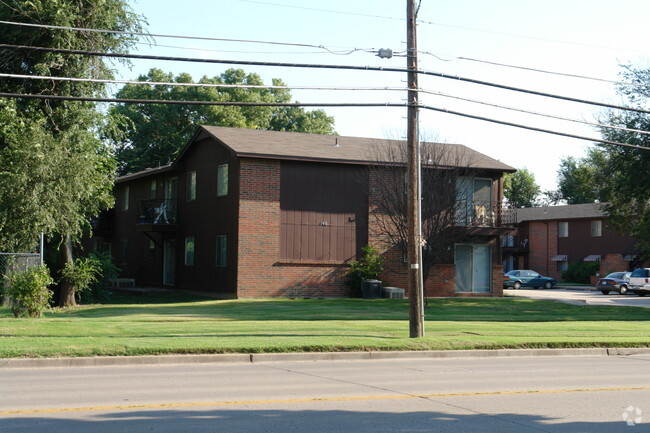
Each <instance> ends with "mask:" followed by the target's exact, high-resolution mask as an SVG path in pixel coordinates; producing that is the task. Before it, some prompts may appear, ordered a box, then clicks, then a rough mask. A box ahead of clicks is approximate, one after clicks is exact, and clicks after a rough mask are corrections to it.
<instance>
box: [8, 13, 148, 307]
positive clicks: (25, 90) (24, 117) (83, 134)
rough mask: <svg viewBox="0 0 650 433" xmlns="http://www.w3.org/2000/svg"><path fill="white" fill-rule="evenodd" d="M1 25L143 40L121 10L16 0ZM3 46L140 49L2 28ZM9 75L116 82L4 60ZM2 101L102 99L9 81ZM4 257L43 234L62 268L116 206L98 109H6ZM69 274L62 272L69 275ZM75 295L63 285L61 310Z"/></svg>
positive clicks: (75, 67)
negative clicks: (92, 226)
mask: <svg viewBox="0 0 650 433" xmlns="http://www.w3.org/2000/svg"><path fill="white" fill-rule="evenodd" d="M0 20H4V21H11V22H25V23H39V24H47V25H54V26H60V27H79V28H100V29H106V30H114V31H117V32H129V31H133V32H140V31H141V30H142V28H141V24H140V22H141V21H140V17H138V16H137V15H135V14H134V13H133V12H132V11H131V9H130V8H129V6H128V4H127V2H126V1H124V0H96V1H92V2H90V1H85V0H84V1H80V0H30V1H27V0H14V1H11V2H7V1H4V2H0ZM1 26H2V34H3V42H5V43H7V44H16V45H31V46H41V47H51V48H66V49H80V50H86V49H90V50H95V51H104V52H123V51H126V50H128V48H129V47H131V46H132V44H133V43H134V41H135V39H134V37H131V36H128V35H126V34H124V33H99V32H82V31H77V30H66V29H63V28H54V29H53V28H32V27H23V26H15V25H8V24H3V25H1ZM0 69H2V70H3V72H6V73H16V74H24V75H46V76H53V77H73V78H112V77H113V73H112V69H111V65H110V64H106V63H104V62H103V61H101V60H100V59H99V58H97V57H92V56H82V55H68V54H59V53H47V52H38V51H23V50H13V49H1V50H0ZM0 91H3V92H13V93H21V94H45V95H66V96H67V95H72V96H103V95H105V86H104V85H102V84H96V83H84V82H72V81H57V80H54V79H53V80H30V79H12V80H2V81H0ZM0 118H1V119H2V121H3V122H2V127H0V248H2V249H4V248H12V249H17V248H22V249H25V248H31V247H33V246H34V244H35V241H36V239H37V237H38V235H39V234H40V232H44V233H45V234H47V235H48V236H50V238H51V239H53V238H55V237H56V238H58V239H60V247H59V251H60V257H61V260H62V265H63V264H65V263H71V262H72V260H73V258H72V241H73V240H74V239H75V238H78V237H79V236H80V234H81V233H82V231H83V228H84V226H85V225H86V224H87V221H88V218H89V217H90V216H92V215H96V214H97V213H98V212H99V211H100V210H102V209H106V208H108V207H109V206H111V205H112V201H113V199H112V196H111V187H112V181H113V177H114V168H115V165H114V160H113V156H112V152H111V149H110V148H108V147H106V145H105V144H104V143H103V142H102V141H101V140H100V139H99V138H98V134H97V131H98V130H99V129H100V128H101V127H102V115H101V113H100V112H99V111H98V110H97V108H96V106H95V104H93V103H90V102H76V101H63V100H53V99H51V100H35V99H27V98H23V99H17V100H0ZM62 267H63V266H62ZM74 304H75V298H74V286H72V285H71V284H69V283H68V282H66V281H65V279H64V280H63V281H62V282H61V298H60V299H59V305H61V306H68V305H74Z"/></svg>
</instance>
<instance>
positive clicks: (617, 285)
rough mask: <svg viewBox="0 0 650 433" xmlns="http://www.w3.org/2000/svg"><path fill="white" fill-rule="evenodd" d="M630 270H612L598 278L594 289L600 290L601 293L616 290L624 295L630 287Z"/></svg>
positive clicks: (605, 293) (604, 293)
mask: <svg viewBox="0 0 650 433" xmlns="http://www.w3.org/2000/svg"><path fill="white" fill-rule="evenodd" d="M631 274H632V272H612V273H611V274H609V275H607V276H606V277H603V278H599V279H598V281H597V282H596V290H600V291H601V292H602V293H603V295H607V294H609V292H618V293H620V294H621V295H625V294H626V293H627V292H628V289H629V287H630V275H631Z"/></svg>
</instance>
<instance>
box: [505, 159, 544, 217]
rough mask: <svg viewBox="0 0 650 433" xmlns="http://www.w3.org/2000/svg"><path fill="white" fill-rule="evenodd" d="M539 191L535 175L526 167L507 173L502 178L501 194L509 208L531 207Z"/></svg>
mask: <svg viewBox="0 0 650 433" xmlns="http://www.w3.org/2000/svg"><path fill="white" fill-rule="evenodd" d="M540 193H541V190H540V187H539V185H537V183H536V182H535V175H534V174H533V173H532V172H530V171H529V170H528V169H527V168H522V169H519V170H517V171H516V172H515V173H508V174H506V175H505V176H504V178H503V194H504V196H505V198H506V200H507V206H508V207H510V208H522V207H533V206H535V204H536V202H537V197H538V196H539V195H540Z"/></svg>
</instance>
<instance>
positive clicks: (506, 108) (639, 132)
mask: <svg viewBox="0 0 650 433" xmlns="http://www.w3.org/2000/svg"><path fill="white" fill-rule="evenodd" d="M419 92H420V93H426V94H428V95H436V96H442V97H443V98H452V99H458V100H460V101H466V102H471V103H474V104H481V105H487V106H489V107H495V108H501V109H503V110H510V111H516V112H519V113H524V114H532V115H534V116H541V117H548V118H551V119H557V120H563V121H566V122H573V123H581V124H583V125H588V126H594V127H598V128H610V129H618V130H620V131H627V132H634V133H637V134H646V135H650V131H643V130H641V129H634V128H626V127H623V126H615V125H606V124H604V123H593V122H587V121H586V120H579V119H571V118H569V117H562V116H556V115H554V114H548V113H540V112H539V111H531V110H525V109H523V108H515V107H508V106H507V105H500V104H493V103H491V102H486V101H480V100H478V99H472V98H464V97H462V96H454V95H449V94H447V93H442V92H436V91H432V90H426V89H420V90H419Z"/></svg>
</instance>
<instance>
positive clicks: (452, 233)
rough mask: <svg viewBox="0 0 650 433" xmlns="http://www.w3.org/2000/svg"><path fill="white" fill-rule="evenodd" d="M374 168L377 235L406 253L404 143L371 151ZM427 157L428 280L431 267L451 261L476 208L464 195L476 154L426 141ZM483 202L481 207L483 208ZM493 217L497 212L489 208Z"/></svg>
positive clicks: (424, 207) (424, 190)
mask: <svg viewBox="0 0 650 433" xmlns="http://www.w3.org/2000/svg"><path fill="white" fill-rule="evenodd" d="M370 158H371V160H373V161H376V164H373V165H371V166H370V178H371V179H376V181H374V182H372V181H371V185H372V186H371V188H372V191H371V195H373V196H374V197H375V199H376V203H377V206H376V208H375V209H374V210H373V212H372V217H373V218H374V220H373V224H372V226H374V227H376V228H375V230H376V231H377V233H376V234H377V235H378V236H379V237H381V238H383V239H384V242H385V243H386V244H387V245H388V246H389V247H392V248H396V249H398V250H399V251H401V252H402V253H403V254H405V253H406V246H407V239H408V237H407V233H408V225H407V203H406V195H407V194H406V192H407V183H406V180H405V179H406V159H407V148H406V143H405V142H392V143H386V144H385V145H381V146H379V147H378V148H377V149H375V150H374V151H373V152H372V155H371V156H370ZM421 158H422V161H423V163H422V175H421V182H422V201H421V212H422V219H421V221H422V243H423V245H422V246H423V248H422V267H423V269H422V274H423V279H424V281H426V280H427V278H428V276H429V273H430V271H431V267H432V266H433V265H434V264H437V263H447V262H448V260H450V254H452V252H453V248H452V246H453V243H454V242H455V241H457V240H458V239H460V237H459V236H460V233H461V231H462V230H463V229H462V228H461V225H463V224H458V223H459V222H464V223H469V222H470V220H471V219H473V217H474V215H473V213H474V209H475V205H477V203H474V202H473V199H472V198H470V199H468V200H465V199H464V198H463V197H461V196H460V195H459V192H458V191H459V189H463V188H462V187H463V185H464V182H465V181H467V180H468V179H471V178H472V177H473V176H475V175H476V169H474V168H472V167H473V165H474V164H473V157H472V155H471V151H470V150H469V149H467V148H465V147H463V146H457V145H451V144H443V143H430V142H422V143H421ZM481 205H482V204H478V206H481ZM484 212H485V214H484V215H485V217H486V218H489V215H490V213H491V212H492V209H491V208H490V209H484Z"/></svg>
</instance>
